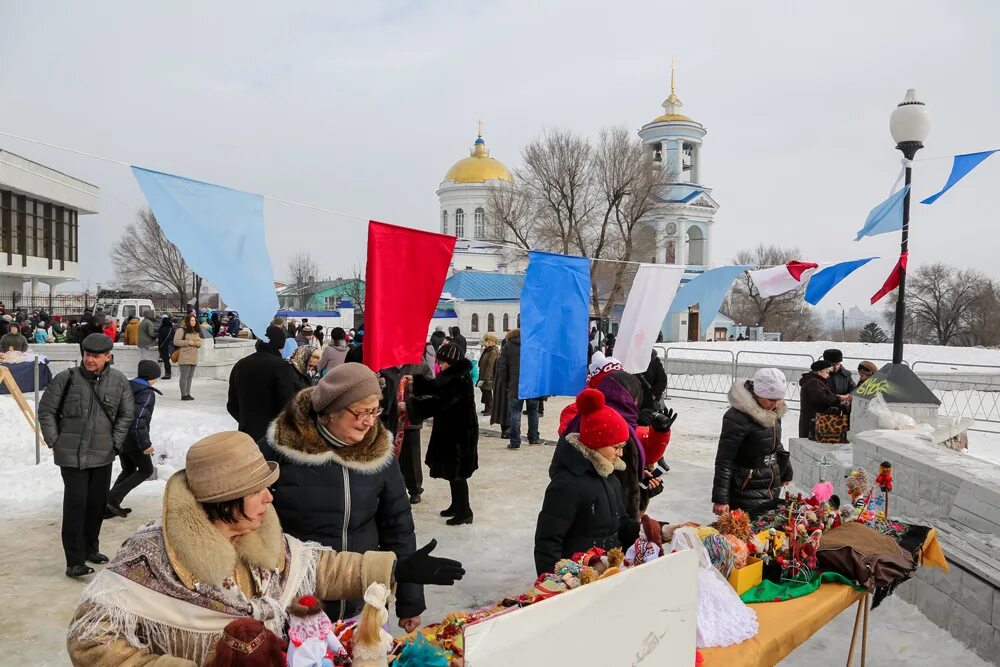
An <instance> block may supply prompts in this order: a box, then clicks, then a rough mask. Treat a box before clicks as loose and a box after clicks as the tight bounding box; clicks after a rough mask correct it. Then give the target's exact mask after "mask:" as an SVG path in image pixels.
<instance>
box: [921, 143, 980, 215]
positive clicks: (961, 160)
mask: <svg viewBox="0 0 1000 667" xmlns="http://www.w3.org/2000/svg"><path fill="white" fill-rule="evenodd" d="M994 153H996V151H983V152H982V153H966V154H965V155H956V156H955V160H954V161H953V162H952V163H951V173H950V174H948V182H947V183H945V184H944V187H943V188H941V191H940V192H938V193H936V194H933V195H931V196H930V197H928V198H927V199H924V200H923V201H921V202H920V203H921V204H933V203H934V202H936V201H937V200H938V197H940V196H941V195H943V194H944V193H946V192H948V190H951V187H952V186H953V185H955V184H956V183H958V182H959V181H960V180H962V179H963V178H965V175H966V174H968V173H969V172H970V171H972V170H973V169H975V168H976V167H978V166H979V163H980V162H982V161H983V160H985V159H986V158H988V157H989V156H991V155H993V154H994Z"/></svg>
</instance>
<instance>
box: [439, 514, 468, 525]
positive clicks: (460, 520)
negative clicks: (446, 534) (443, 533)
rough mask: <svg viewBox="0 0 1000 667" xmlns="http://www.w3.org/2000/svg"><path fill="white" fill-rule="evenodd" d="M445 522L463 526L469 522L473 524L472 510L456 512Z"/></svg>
mask: <svg viewBox="0 0 1000 667" xmlns="http://www.w3.org/2000/svg"><path fill="white" fill-rule="evenodd" d="M445 523H446V524H448V525H449V526H461V525H464V524H467V523H468V524H471V523H472V510H467V511H465V512H462V513H461V514H456V515H455V516H453V517H451V518H450V519H448V520H447V521H445Z"/></svg>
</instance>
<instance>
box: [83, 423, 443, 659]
mask: <svg viewBox="0 0 1000 667" xmlns="http://www.w3.org/2000/svg"><path fill="white" fill-rule="evenodd" d="M278 472H279V470H278V465H277V464H276V463H273V462H270V463H269V462H267V461H265V460H264V458H263V457H262V456H261V455H260V451H259V450H258V449H257V447H256V445H255V444H254V442H253V440H252V439H251V438H250V436H248V435H246V434H245V433H239V432H236V431H230V432H224V433H216V434H214V435H210V436H208V437H206V438H203V439H202V440H200V441H198V442H197V443H195V444H194V445H192V446H191V448H190V449H189V450H188V453H187V467H186V469H185V470H181V471H180V472H178V473H176V474H174V475H173V476H172V477H171V478H170V480H169V481H168V482H167V486H166V489H165V490H164V493H163V518H162V520H160V521H158V522H154V523H150V524H147V525H145V526H143V527H141V528H139V530H138V531H136V533H135V534H134V535H133V536H132V537H130V538H129V539H128V540H126V541H125V543H124V544H123V545H122V547H121V548H120V549H119V550H118V553H117V554H116V555H115V557H114V559H113V560H112V561H111V562H110V563H109V564H108V565H107V567H105V568H104V569H103V570H102V571H101V572H100V573H98V574H97V575H96V577H95V578H94V581H93V582H91V584H90V585H89V586H88V587H87V588H86V589H85V590H84V592H83V596H82V597H81V599H80V603H79V606H78V607H77V609H76V613H75V615H74V617H73V620H72V622H71V623H70V627H69V633H68V636H67V641H68V650H69V656H70V660H71V661H72V663H73V664H74V665H80V666H82V665H86V666H87V667H116V666H117V665H125V664H130V665H139V664H150V663H153V662H156V663H157V664H163V665H168V664H169V665H204V664H205V663H206V662H209V660H210V659H211V658H212V654H213V651H214V648H215V646H216V643H217V642H218V640H219V639H220V638H222V636H223V630H224V629H225V627H226V626H227V625H228V624H229V623H230V622H232V621H233V620H234V619H236V618H240V617H249V618H254V619H257V620H259V621H262V622H263V623H264V625H265V626H266V627H267V629H268V630H270V631H271V632H273V633H274V634H276V635H277V636H278V637H280V638H284V637H285V623H286V620H287V611H286V610H287V609H288V607H289V606H290V605H291V603H292V601H294V600H297V599H299V598H300V597H301V596H303V595H309V594H312V593H314V592H315V593H317V594H318V595H320V596H322V597H327V598H334V599H336V598H351V597H360V596H361V595H362V594H363V593H364V591H365V590H366V589H367V587H368V586H369V585H370V584H371V583H373V582H378V583H382V584H390V583H392V579H393V568H394V567H395V579H396V580H397V581H400V582H404V581H406V582H415V583H426V582H430V581H435V580H440V575H441V573H442V572H446V573H449V576H451V577H452V580H454V579H455V578H460V575H459V573H458V571H457V570H455V569H454V568H452V567H451V562H449V561H446V560H445V559H439V558H434V557H432V556H429V555H428V554H427V552H426V551H423V552H417V554H416V555H414V556H413V557H410V558H408V559H406V560H402V561H399V562H397V561H396V556H395V554H392V553H387V552H375V551H371V552H368V553H365V554H357V553H348V552H341V553H338V552H335V551H332V550H330V549H328V548H325V547H321V546H319V545H316V544H306V543H303V542H300V541H299V540H297V539H295V538H294V537H292V536H290V535H286V534H285V533H284V532H283V531H282V528H281V524H280V523H279V521H278V516H277V514H276V513H275V511H274V508H273V507H271V500H272V496H271V492H270V491H269V490H268V487H269V486H270V485H272V484H274V482H275V481H276V480H277V479H278ZM459 570H460V568H459ZM456 575H458V576H456Z"/></svg>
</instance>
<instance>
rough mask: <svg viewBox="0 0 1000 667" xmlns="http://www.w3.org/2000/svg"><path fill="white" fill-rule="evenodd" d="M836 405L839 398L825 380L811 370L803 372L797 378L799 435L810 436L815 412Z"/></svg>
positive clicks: (823, 410)
mask: <svg viewBox="0 0 1000 667" xmlns="http://www.w3.org/2000/svg"><path fill="white" fill-rule="evenodd" d="M838 407H840V399H839V398H837V395H836V394H834V393H833V392H832V391H830V386H829V385H828V384H827V380H824V379H823V378H821V377H820V376H819V375H817V374H816V373H814V372H811V371H810V372H809V373H805V374H803V375H802V377H801V378H800V379H799V437H800V438H808V437H809V436H810V434H811V431H812V422H813V419H815V418H816V414H817V413H819V412H826V411H827V410H829V409H830V408H838Z"/></svg>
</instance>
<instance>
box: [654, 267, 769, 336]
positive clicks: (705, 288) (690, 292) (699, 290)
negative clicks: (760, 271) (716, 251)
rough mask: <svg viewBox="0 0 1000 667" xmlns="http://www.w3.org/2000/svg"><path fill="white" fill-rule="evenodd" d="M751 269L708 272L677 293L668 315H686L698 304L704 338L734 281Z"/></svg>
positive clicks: (731, 268)
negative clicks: (688, 310)
mask: <svg viewBox="0 0 1000 667" xmlns="http://www.w3.org/2000/svg"><path fill="white" fill-rule="evenodd" d="M749 268H750V267H749V266H720V267H718V268H716V269H711V270H710V271H706V272H705V273H703V274H701V275H700V276H698V277H697V278H695V279H694V280H692V281H691V282H689V283H688V284H687V285H684V286H682V287H681V288H680V290H678V291H677V295H676V296H674V300H673V302H671V304H670V310H668V311H667V315H671V314H673V313H685V312H687V309H688V308H690V307H691V306H693V305H694V304H698V313H699V315H698V317H699V319H698V323H699V324H700V325H701V335H702V336H704V335H705V332H706V331H708V328H709V327H710V326H712V320H714V319H715V316H716V315H718V314H719V306H721V305H722V300H723V299H725V298H726V293H727V292H729V288H730V287H732V285H733V281H734V280H736V278H737V277H739V275H740V274H741V273H743V272H744V271H746V270H747V269H749Z"/></svg>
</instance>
